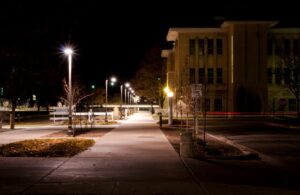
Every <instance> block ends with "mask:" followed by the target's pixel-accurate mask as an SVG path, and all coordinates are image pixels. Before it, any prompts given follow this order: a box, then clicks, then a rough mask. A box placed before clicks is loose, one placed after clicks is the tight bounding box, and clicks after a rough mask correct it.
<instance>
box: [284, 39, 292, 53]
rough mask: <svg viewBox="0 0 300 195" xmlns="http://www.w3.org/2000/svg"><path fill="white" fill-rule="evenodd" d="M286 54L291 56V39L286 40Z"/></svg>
mask: <svg viewBox="0 0 300 195" xmlns="http://www.w3.org/2000/svg"><path fill="white" fill-rule="evenodd" d="M284 54H285V55H290V54H291V44H290V40H289V39H285V40H284Z"/></svg>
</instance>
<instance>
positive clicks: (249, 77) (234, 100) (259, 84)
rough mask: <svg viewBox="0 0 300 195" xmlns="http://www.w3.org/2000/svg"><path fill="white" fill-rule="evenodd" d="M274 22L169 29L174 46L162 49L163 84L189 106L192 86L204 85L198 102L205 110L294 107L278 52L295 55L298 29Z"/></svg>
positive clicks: (240, 110)
mask: <svg viewBox="0 0 300 195" xmlns="http://www.w3.org/2000/svg"><path fill="white" fill-rule="evenodd" d="M277 23H278V22H276V21H225V22H224V23H223V24H222V25H221V26H220V27H218V28H170V29H169V32H168V34H167V41H173V43H174V44H173V48H172V49H171V50H163V51H162V57H164V58H167V85H168V86H169V88H170V89H171V90H172V91H173V92H174V93H175V102H178V101H179V100H182V101H183V102H185V103H186V104H187V105H188V104H191V102H192V101H191V100H192V98H191V87H190V85H191V84H202V91H203V93H202V97H201V98H200V99H201V100H200V101H201V102H202V103H201V105H206V106H205V107H206V110H207V111H212V112H271V111H284V110H285V111H295V110H296V100H295V97H294V95H293V94H292V93H291V92H290V90H289V89H288V88H287V86H286V82H287V81H288V77H289V76H290V75H289V74H288V73H287V71H285V70H286V69H285V67H284V65H283V63H282V60H281V58H282V56H281V55H280V52H279V50H282V51H283V52H285V53H286V54H288V55H293V54H295V50H298V47H299V44H298V43H299V38H300V29H286V28H285V29H282V28H276V25H277ZM279 45H281V46H283V47H279ZM279 48H281V49H279ZM204 102H205V103H204ZM203 108H204V106H202V110H203Z"/></svg>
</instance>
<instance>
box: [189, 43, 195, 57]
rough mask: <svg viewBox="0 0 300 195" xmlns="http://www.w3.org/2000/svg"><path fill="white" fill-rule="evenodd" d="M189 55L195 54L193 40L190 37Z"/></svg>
mask: <svg viewBox="0 0 300 195" xmlns="http://www.w3.org/2000/svg"><path fill="white" fill-rule="evenodd" d="M189 51H190V55H195V40H194V39H190V50H189Z"/></svg>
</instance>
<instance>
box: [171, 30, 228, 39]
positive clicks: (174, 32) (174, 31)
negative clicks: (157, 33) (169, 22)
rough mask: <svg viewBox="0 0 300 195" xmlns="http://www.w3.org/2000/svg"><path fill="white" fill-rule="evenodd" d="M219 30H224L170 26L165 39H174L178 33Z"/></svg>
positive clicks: (216, 31) (217, 31)
mask: <svg viewBox="0 0 300 195" xmlns="http://www.w3.org/2000/svg"><path fill="white" fill-rule="evenodd" d="M219 32H224V30H223V29H221V28H170V29H169V31H168V34H167V41H176V40H177V38H178V35H179V34H193V33H219Z"/></svg>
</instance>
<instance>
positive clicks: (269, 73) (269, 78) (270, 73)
mask: <svg viewBox="0 0 300 195" xmlns="http://www.w3.org/2000/svg"><path fill="white" fill-rule="evenodd" d="M268 83H269V84H271V83H272V68H268Z"/></svg>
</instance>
